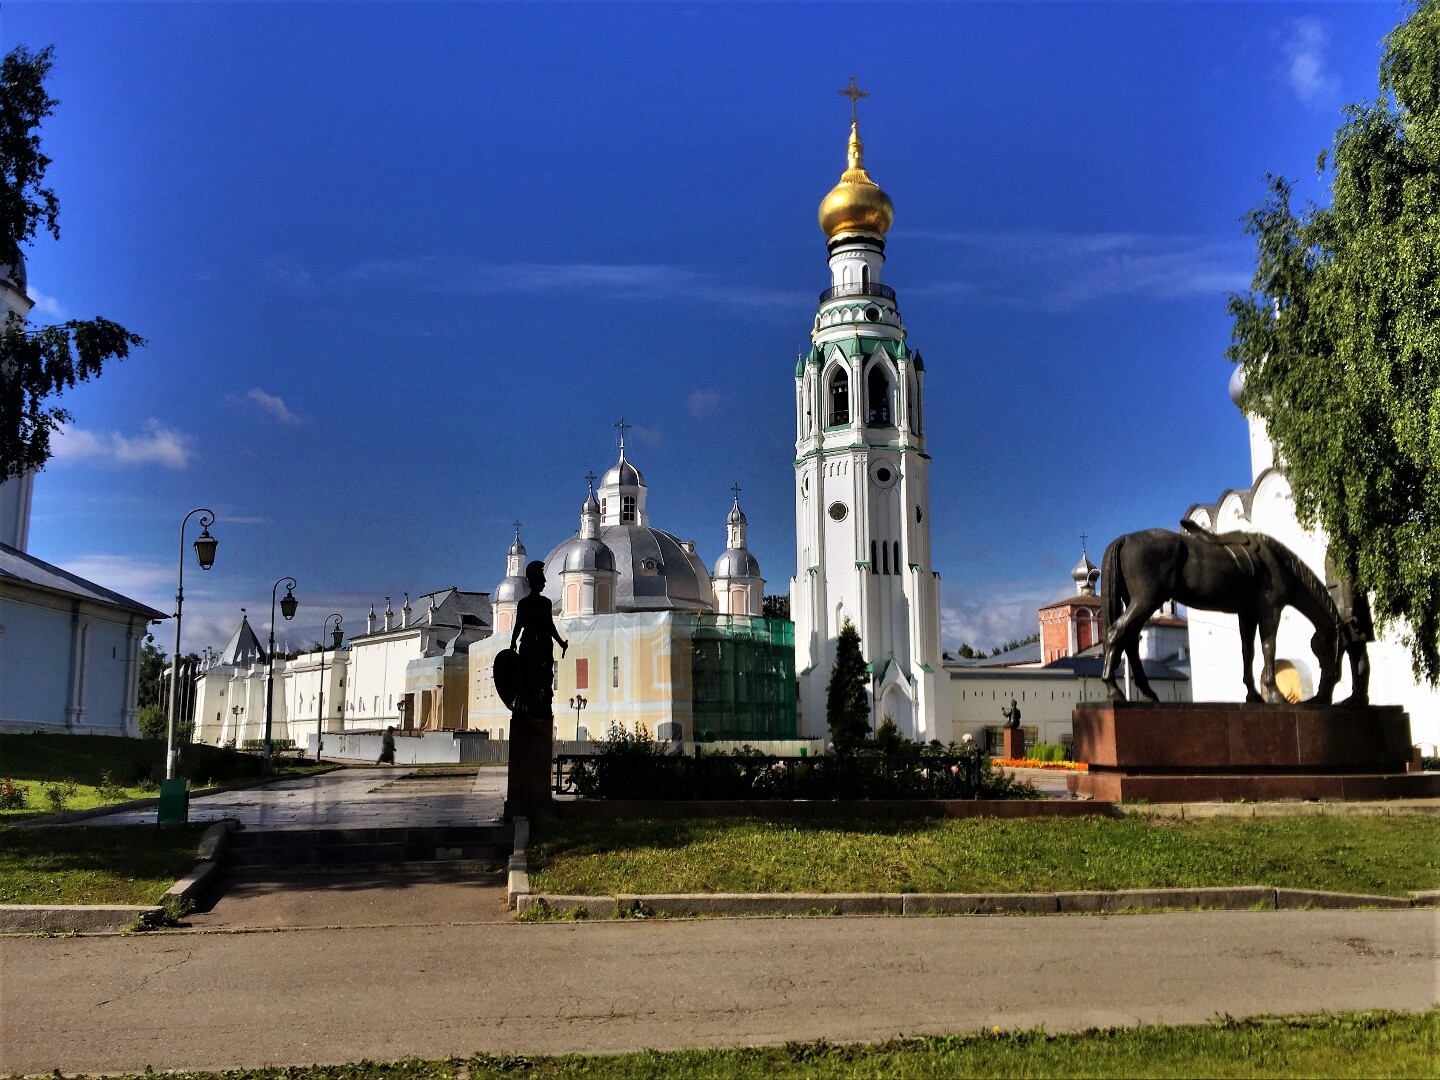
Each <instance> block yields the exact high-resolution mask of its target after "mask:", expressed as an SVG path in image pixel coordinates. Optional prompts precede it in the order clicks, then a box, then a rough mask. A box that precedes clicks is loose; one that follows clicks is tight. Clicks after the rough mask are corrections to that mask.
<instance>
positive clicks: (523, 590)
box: [491, 574, 530, 604]
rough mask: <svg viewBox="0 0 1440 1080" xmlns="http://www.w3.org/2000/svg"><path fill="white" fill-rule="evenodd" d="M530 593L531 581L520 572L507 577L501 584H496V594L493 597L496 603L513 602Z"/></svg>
mask: <svg viewBox="0 0 1440 1080" xmlns="http://www.w3.org/2000/svg"><path fill="white" fill-rule="evenodd" d="M529 595H530V583H529V582H528V581H526V580H525V579H524V578H523V577H520V576H519V575H518V574H515V575H512V576H510V577H507V578H506V579H505V580H504V581H502V582H500V584H499V585H496V586H495V595H494V597H493V598H492V599H491V602H492V603H495V604H513V603H516V602H518V601H520V600H523V599H525V597H527V596H529Z"/></svg>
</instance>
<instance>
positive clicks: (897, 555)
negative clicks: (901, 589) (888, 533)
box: [892, 540, 900, 574]
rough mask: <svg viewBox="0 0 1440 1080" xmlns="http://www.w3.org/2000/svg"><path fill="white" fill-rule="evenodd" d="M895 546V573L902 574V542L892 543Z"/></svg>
mask: <svg viewBox="0 0 1440 1080" xmlns="http://www.w3.org/2000/svg"><path fill="white" fill-rule="evenodd" d="M892 543H893V544H894V545H895V573H897V574H898V573H900V541H899V540H895V541H892Z"/></svg>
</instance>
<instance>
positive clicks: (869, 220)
mask: <svg viewBox="0 0 1440 1080" xmlns="http://www.w3.org/2000/svg"><path fill="white" fill-rule="evenodd" d="M847 93H849V94H851V95H852V100H855V99H856V98H858V97H859V96H863V94H862V93H861V92H860V91H856V90H854V89H853V87H852V89H851V90H850V91H848V92H847ZM847 155H848V163H847V168H846V169H845V171H844V173H843V174H842V175H841V177H840V182H839V183H838V184H836V185H835V187H834V188H833V189H832V190H831V191H830V193H829V194H828V195H826V196H825V199H824V201H823V202H821V204H820V227H821V229H822V230H823V231H824V232H825V236H826V240H827V247H828V251H829V268H830V287H829V288H827V289H826V290H825V291H824V292H823V293H821V294H820V304H819V309H818V311H817V312H816V314H815V321H814V324H813V326H812V328H811V332H810V342H811V345H810V350H809V352H808V353H805V354H802V355H801V356H800V357H799V358H798V361H797V364H796V367H795V462H794V468H795V559H796V573H795V577H794V578H792V579H791V582H790V613H791V617H792V618H793V619H794V621H795V666H796V669H797V670H798V672H799V699H800V725H801V731H802V734H804V735H807V736H811V737H816V736H819V737H823V736H824V735H825V734H826V732H827V729H828V725H827V722H826V714H825V694H826V688H827V686H828V684H829V680H830V672H831V669H832V667H833V666H834V663H835V646H836V641H837V639H838V637H839V635H840V631H841V629H842V628H843V627H844V625H845V624H846V623H847V622H849V623H853V624H854V626H855V628H856V629H857V630H858V631H859V633H860V642H861V651H862V654H863V655H864V657H865V659H866V660H867V661H868V663H869V667H870V686H869V693H870V700H871V712H872V715H871V726H872V728H873V727H875V726H877V725H878V724H879V723H880V722H881V721H882V720H884V719H885V718H886V717H889V718H890V719H892V720H894V722H895V724H896V725H897V726H898V727H899V729H900V731H901V732H902V733H903V734H904V735H906V736H907V737H909V738H912V739H918V740H922V741H929V740H931V739H940V740H941V741H949V740H950V738H951V737H952V735H951V723H950V713H949V707H948V698H947V694H948V678H947V676H946V674H945V672H944V670H943V668H942V666H941V651H940V595H939V593H940V588H939V580H938V577H937V576H936V574H935V572H934V570H933V569H932V566H931V557H930V520H929V509H930V489H929V466H930V455H929V454H927V453H926V452H925V414H924V386H925V363H924V361H923V360H922V359H921V357H920V353H919V352H918V351H917V350H916V349H915V348H914V347H913V345H912V344H911V343H910V342H909V340H908V337H907V334H906V331H905V325H904V323H903V322H902V320H901V318H900V310H899V306H898V304H897V300H896V294H895V290H894V289H893V288H891V287H890V286H889V285H886V284H884V283H883V281H882V280H881V279H882V276H883V273H882V270H883V267H884V264H885V234H886V232H887V231H888V230H889V228H890V225H891V222H892V220H893V217H894V208H893V206H892V204H891V201H890V198H889V196H887V195H886V194H885V192H884V191H882V190H881V189H880V187H879V186H878V185H877V184H876V183H875V182H874V181H873V180H872V179H871V178H870V176H869V174H868V173H867V172H866V170H865V165H864V159H863V147H862V145H861V142H860V131H859V122H858V120H857V119H856V118H855V117H854V115H853V112H852V117H851V123H850V140H849V145H848V148H847Z"/></svg>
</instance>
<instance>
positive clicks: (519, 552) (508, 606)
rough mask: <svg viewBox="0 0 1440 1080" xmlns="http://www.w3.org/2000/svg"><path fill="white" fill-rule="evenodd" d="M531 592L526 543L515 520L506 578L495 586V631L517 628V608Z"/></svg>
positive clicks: (500, 631) (506, 562)
mask: <svg viewBox="0 0 1440 1080" xmlns="http://www.w3.org/2000/svg"><path fill="white" fill-rule="evenodd" d="M529 594H530V585H529V584H528V583H527V582H526V580H525V545H524V544H522V543H521V542H520V522H518V521H517V522H515V542H514V543H513V544H511V545H510V550H509V552H507V553H506V555H505V579H504V580H503V581H501V582H500V584H499V585H496V586H495V596H494V599H492V600H491V601H490V610H491V611H492V612H494V614H495V633H496V634H497V635H503V634H508V633H509V632H510V631H511V630H514V629H515V610H516V606H517V605H518V604H519V603H520V601H521V600H522V599H523V598H524V597H526V596H528V595H529Z"/></svg>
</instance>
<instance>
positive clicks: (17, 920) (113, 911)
mask: <svg viewBox="0 0 1440 1080" xmlns="http://www.w3.org/2000/svg"><path fill="white" fill-rule="evenodd" d="M238 828H240V823H239V822H238V821H236V820H235V819H234V818H225V819H224V820H223V821H217V822H215V823H214V824H213V825H211V826H210V827H209V828H208V829H206V830H205V835H204V836H202V837H201V838H200V847H199V849H198V850H197V851H196V856H197V857H198V858H199V859H200V861H199V862H198V863H197V864H196V865H195V868H194V869H193V870H191V871H190V873H188V874H186V875H185V876H184V877H182V878H181V879H180V880H179V881H177V882H175V884H174V885H171V886H170V888H168V889H166V890H165V895H164V896H163V897H161V899H160V903H158V904H148V905H147V904H4V905H0V934H83V933H114V932H116V931H127V930H134V929H136V928H137V927H138V926H155V925H159V924H160V923H161V922H162V921H163V919H164V918H165V911H166V909H167V908H169V910H171V911H172V912H173V911H176V910H179V911H184V910H185V909H186V906H187V905H193V904H194V903H195V901H196V899H197V898H199V897H200V896H201V895H202V894H203V893H204V892H205V891H206V890H207V889H209V888H210V887H211V886H212V885H213V884H214V883H215V881H216V879H217V878H218V877H219V875H220V863H219V858H220V854H221V853H222V852H223V851H224V850H225V844H226V841H227V840H228V838H229V836H230V833H231V832H233V831H234V830H235V829H238Z"/></svg>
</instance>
